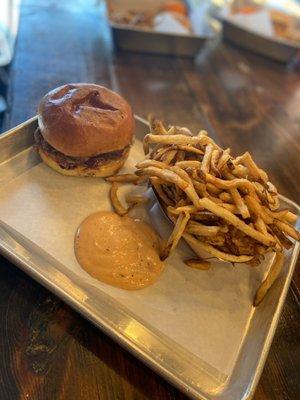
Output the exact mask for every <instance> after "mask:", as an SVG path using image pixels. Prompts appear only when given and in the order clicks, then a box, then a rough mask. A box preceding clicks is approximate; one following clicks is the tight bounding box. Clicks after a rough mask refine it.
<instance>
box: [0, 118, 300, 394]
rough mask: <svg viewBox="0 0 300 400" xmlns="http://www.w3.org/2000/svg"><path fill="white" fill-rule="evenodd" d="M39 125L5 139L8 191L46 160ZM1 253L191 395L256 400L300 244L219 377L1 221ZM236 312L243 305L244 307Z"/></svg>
mask: <svg viewBox="0 0 300 400" xmlns="http://www.w3.org/2000/svg"><path fill="white" fill-rule="evenodd" d="M136 119H137V132H138V135H137V136H138V137H142V136H143V135H144V133H145V132H146V130H147V127H146V125H145V123H144V121H143V120H142V119H141V118H138V117H136ZM36 126H37V119H36V117H34V118H32V119H30V120H28V121H27V122H25V123H23V124H21V125H19V126H17V127H16V128H14V129H12V130H10V131H8V132H7V133H5V134H3V135H1V136H0V183H1V187H2V188H5V186H6V185H8V184H10V183H12V182H13V181H14V180H15V179H18V178H20V177H21V176H22V174H26V173H27V172H30V171H31V169H33V168H35V167H36V166H38V165H39V163H40V160H39V159H38V157H37V156H36V155H35V154H34V152H33V151H32V149H31V146H32V143H33V132H34V130H35V128H36ZM45 168H46V167H45ZM61 179H66V180H69V179H70V178H67V177H66V178H64V177H63V178H61ZM75 179H76V178H75ZM282 202H283V204H284V205H286V206H289V207H290V208H291V209H292V210H293V211H294V212H296V213H298V214H299V215H300V209H299V207H298V206H297V205H296V204H295V203H292V202H291V201H289V200H288V199H285V198H282ZM23 206H24V207H26V206H27V205H26V204H22V207H23ZM33 223H34V222H33ZM298 225H299V220H298ZM0 251H1V253H2V254H3V255H4V256H5V257H7V258H8V259H9V260H11V261H12V262H13V263H14V264H16V265H17V266H18V267H20V268H21V269H22V270H23V271H24V272H26V273H27V274H28V275H30V276H31V277H32V278H34V279H36V280H37V281H38V282H40V283H41V284H42V285H44V286H45V287H47V288H48V289H49V290H50V291H52V292H53V293H55V294H56V295H57V296H59V297H60V298H61V299H62V300H64V301H65V302H66V303H68V304H69V305H70V306H71V307H73V308H74V309H75V310H77V311H78V312H79V313H80V314H82V315H83V316H84V317H85V318H87V319H89V320H90V321H91V322H92V323H93V324H95V325H96V326H97V327H99V328H100V329H102V330H103V331H104V332H105V333H107V334H108V335H109V336H111V337H112V338H113V339H114V340H116V341H117V342H118V343H120V344H121V345H122V346H123V347H125V348H126V349H128V350H129V351H130V352H131V353H133V354H134V355H135V356H136V357H138V358H139V359H141V360H142V361H143V362H145V363H146V364H147V365H148V366H150V367H151V368H152V369H154V370H155V371H156V372H157V373H159V374H161V375H162V376H163V377H165V378H166V379H167V380H169V381H170V382H172V383H173V384H174V385H175V386H177V387H178V388H179V389H181V390H182V391H184V392H186V393H187V394H188V395H189V396H190V397H192V398H195V399H206V400H213V399H217V398H218V399H220V400H222V399H224V400H225V399H226V400H239V399H250V398H251V397H252V395H253V393H254V391H255V387H256V385H257V383H258V380H259V377H260V374H261V372H262V369H263V366H264V363H265V360H266V357H267V354H268V350H269V348H270V345H271V342H272V338H273V335H274V332H275V329H276V326H277V323H278V319H279V316H280V312H281V309H282V306H283V304H284V300H285V297H286V294H287V291H288V288H289V284H290V281H291V278H292V274H293V271H294V267H295V263H296V259H297V256H298V253H299V243H297V244H296V245H295V246H294V248H293V249H292V250H291V251H290V252H288V253H287V255H286V261H285V266H284V268H283V272H282V274H281V276H280V278H279V279H278V280H277V282H276V284H275V285H274V286H273V287H272V289H271V291H270V293H269V294H268V296H267V298H266V299H265V300H264V302H263V303H262V304H261V306H260V307H258V308H257V309H254V308H252V309H251V310H250V314H249V323H248V324H247V326H245V329H244V335H243V338H242V340H241V342H240V343H239V353H238V357H237V359H236V362H235V365H234V368H233V369H232V372H231V373H230V374H229V375H224V374H222V373H220V372H219V371H217V370H216V369H214V368H213V367H211V366H210V365H208V364H206V363H205V362H204V361H203V360H201V359H200V358H199V357H197V356H195V354H193V352H191V351H188V350H186V349H185V348H183V347H182V346H180V345H178V343H176V342H174V340H173V338H172V335H169V336H167V335H165V334H162V333H161V332H160V331H159V330H158V329H155V328H153V326H151V324H149V323H148V322H147V321H146V319H147V318H146V316H145V317H144V318H140V317H137V315H135V314H134V313H132V312H131V311H129V310H128V309H127V308H126V307H124V306H123V305H122V304H120V302H118V301H116V300H115V299H114V298H112V297H111V296H108V295H107V294H106V293H104V292H103V291H101V290H99V289H97V288H96V287H95V286H89V285H88V284H87V283H86V282H83V281H82V280H81V279H79V277H78V275H77V274H76V273H72V271H70V272H62V271H63V270H62V269H61V268H60V266H61V265H60V262H59V261H58V260H56V259H54V258H53V257H51V256H50V255H49V254H47V253H46V251H45V250H44V249H43V248H40V247H38V246H36V245H35V244H34V243H33V242H32V241H30V240H29V239H28V237H26V235H24V234H23V235H22V234H21V233H19V232H18V231H16V230H15V229H13V228H12V227H11V226H9V225H8V224H6V223H4V222H3V221H1V220H0ZM251 273H252V272H251ZM249 282H250V281H249ZM236 307H239V304H238V303H237V304H236ZM232 312H233V311H232ZM199 318H201V313H199ZM180 323H181V321H178V324H179V325H180ZM216 329H218V327H217V326H216ZM224 334H225V335H226V332H224Z"/></svg>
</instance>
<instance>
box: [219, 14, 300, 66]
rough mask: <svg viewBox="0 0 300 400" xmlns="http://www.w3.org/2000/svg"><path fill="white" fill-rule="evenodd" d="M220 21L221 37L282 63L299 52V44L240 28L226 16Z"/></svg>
mask: <svg viewBox="0 0 300 400" xmlns="http://www.w3.org/2000/svg"><path fill="white" fill-rule="evenodd" d="M222 22H223V37H224V38H225V39H227V40H229V41H230V42H232V43H234V44H236V45H238V46H241V47H244V48H246V49H248V50H251V51H254V52H256V53H259V54H261V55H263V56H267V57H269V58H272V59H273V60H276V61H280V62H284V63H289V62H292V61H293V60H294V59H295V58H296V57H298V56H299V54H300V44H296V43H295V44H292V43H291V42H288V41H287V40H284V39H280V38H278V39H275V38H274V39H272V38H269V37H267V36H264V35H261V34H258V33H255V32H253V31H250V30H249V29H246V28H242V27H240V26H238V25H236V24H235V23H233V22H231V21H229V20H228V19H226V18H224V19H222Z"/></svg>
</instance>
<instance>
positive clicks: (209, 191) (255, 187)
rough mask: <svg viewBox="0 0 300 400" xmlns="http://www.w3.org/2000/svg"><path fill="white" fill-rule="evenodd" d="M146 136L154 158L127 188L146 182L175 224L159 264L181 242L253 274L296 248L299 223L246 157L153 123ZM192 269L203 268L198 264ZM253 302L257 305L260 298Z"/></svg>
mask: <svg viewBox="0 0 300 400" xmlns="http://www.w3.org/2000/svg"><path fill="white" fill-rule="evenodd" d="M150 131H151V132H150V134H148V135H146V136H145V138H144V142H143V145H144V150H145V153H146V154H147V153H149V147H150V145H151V147H152V150H151V153H150V155H149V158H148V159H146V160H144V161H142V162H140V163H138V164H137V166H136V167H137V171H136V172H135V174H136V176H137V177H138V178H132V182H133V183H135V182H137V184H138V183H139V180H140V179H146V180H148V179H150V182H151V184H152V186H153V189H154V191H155V193H156V195H157V198H158V199H159V200H161V203H162V207H163V209H164V210H165V211H166V213H167V214H168V216H169V218H170V220H171V221H172V222H173V223H174V229H173V232H172V235H171V237H170V238H169V241H168V243H167V246H166V247H165V249H164V252H163V254H162V257H163V258H165V257H167V256H168V255H169V254H170V252H171V251H172V249H173V248H175V247H176V245H177V243H178V240H179V238H180V237H181V236H182V235H183V236H184V238H185V239H186V241H187V242H188V243H189V244H190V246H191V247H192V248H193V249H194V251H195V253H196V254H197V255H200V253H201V251H203V250H204V251H207V252H208V253H210V254H211V255H212V256H213V257H216V258H220V259H222V260H225V261H229V262H245V263H248V264H249V265H251V266H256V265H259V263H260V262H261V260H262V259H263V257H264V255H265V254H266V253H267V252H270V251H276V253H278V254H279V253H280V254H281V252H282V251H283V248H290V247H291V246H292V244H293V242H292V241H291V240H290V239H289V237H292V238H294V239H295V240H300V234H299V232H297V231H296V229H295V228H294V227H293V226H292V224H293V223H294V222H295V221H296V219H297V216H296V215H294V214H293V213H291V212H290V211H288V210H280V209H279V206H280V202H279V197H278V193H277V189H276V187H275V186H274V185H273V184H272V183H270V182H269V181H268V175H267V174H266V173H265V172H264V171H263V170H262V169H260V168H259V167H258V166H257V165H256V163H255V162H254V161H253V159H252V157H251V155H250V154H249V153H248V152H246V153H244V154H243V155H242V156H240V157H236V158H234V157H233V156H232V155H231V154H230V149H226V150H222V149H221V148H220V147H219V146H217V145H216V143H215V142H214V141H213V140H212V139H211V138H210V137H209V136H208V135H207V132H206V131H200V132H199V133H198V135H197V136H192V135H191V133H190V131H189V130H187V129H185V128H180V127H177V126H168V128H165V126H164V124H163V123H162V122H161V121H158V120H154V119H153V118H152V120H151V121H150ZM114 179H117V180H118V179H120V181H122V180H123V178H112V180H114ZM131 204H134V202H133V203H131ZM125 211H126V210H125ZM197 263H199V265H201V260H200V261H199V260H198V259H197ZM266 280H267V282H269V283H270V282H271V281H272V279H271V281H270V279H269V278H268V279H266ZM263 285H264V284H263ZM263 285H262V287H263ZM265 285H266V284H265ZM261 290H263V289H261ZM257 296H258V297H257V299H256V302H259V301H260V298H261V294H260V292H259V291H258V295H257Z"/></svg>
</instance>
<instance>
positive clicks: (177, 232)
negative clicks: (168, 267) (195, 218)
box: [160, 213, 190, 260]
mask: <svg viewBox="0 0 300 400" xmlns="http://www.w3.org/2000/svg"><path fill="white" fill-rule="evenodd" d="M189 219H190V214H188V213H182V214H180V215H179V216H178V218H177V221H176V223H175V225H174V229H173V231H172V233H171V236H170V237H169V239H168V241H167V244H166V246H165V248H164V249H163V251H162V253H161V256H160V258H161V260H165V259H166V258H167V257H168V256H169V254H170V253H171V251H173V250H174V249H175V247H176V246H177V244H178V242H179V240H180V238H181V236H182V234H183V232H184V230H185V227H186V225H187V223H188V221H189Z"/></svg>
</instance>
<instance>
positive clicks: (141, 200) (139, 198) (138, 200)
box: [125, 193, 149, 204]
mask: <svg viewBox="0 0 300 400" xmlns="http://www.w3.org/2000/svg"><path fill="white" fill-rule="evenodd" d="M125 200H126V202H127V203H129V204H146V203H148V201H149V198H148V197H146V196H143V195H140V194H131V193H129V194H128V195H127V196H126V197H125Z"/></svg>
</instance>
